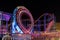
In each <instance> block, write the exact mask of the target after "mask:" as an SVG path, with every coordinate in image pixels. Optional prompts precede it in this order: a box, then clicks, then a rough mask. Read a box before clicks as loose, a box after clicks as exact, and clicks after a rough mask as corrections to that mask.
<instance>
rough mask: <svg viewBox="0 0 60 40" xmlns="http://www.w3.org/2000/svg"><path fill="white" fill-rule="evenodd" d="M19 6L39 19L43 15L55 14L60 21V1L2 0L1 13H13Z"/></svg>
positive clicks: (0, 1) (0, 4) (0, 0)
mask: <svg viewBox="0 0 60 40" xmlns="http://www.w3.org/2000/svg"><path fill="white" fill-rule="evenodd" d="M17 6H25V7H26V8H28V9H29V10H30V12H31V14H32V15H33V17H34V19H37V18H38V17H39V16H40V15H42V14H43V13H47V12H48V13H54V14H55V16H56V21H57V22H59V21H60V18H59V17H60V1H55V0H54V1H47V0H45V1H44V0H42V1H40V0H16V1H15V0H0V11H4V12H9V13H13V10H14V9H15V8H16V7H17Z"/></svg>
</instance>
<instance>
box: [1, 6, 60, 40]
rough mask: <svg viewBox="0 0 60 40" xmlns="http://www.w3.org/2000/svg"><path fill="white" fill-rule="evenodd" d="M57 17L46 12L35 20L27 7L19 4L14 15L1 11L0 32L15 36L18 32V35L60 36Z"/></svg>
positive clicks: (33, 36)
mask: <svg viewBox="0 0 60 40" xmlns="http://www.w3.org/2000/svg"><path fill="white" fill-rule="evenodd" d="M55 18H56V17H55V16H54V14H50V13H44V14H43V15H41V16H40V17H39V18H38V19H37V20H34V19H33V16H32V14H31V13H30V11H29V10H28V9H27V8H25V7H24V6H18V7H17V8H15V10H14V12H13V15H10V14H9V13H6V12H2V11H1V12H0V34H5V33H6V32H9V33H10V34H11V35H12V36H14V37H15V35H16V34H17V36H21V35H22V36H23V35H25V36H26V35H27V34H28V35H30V36H31V38H36V37H40V38H41V37H44V38H45V37H49V38H51V37H60V32H57V31H56V28H55ZM10 20H11V21H10ZM4 21H5V23H4ZM4 24H5V25H4ZM8 29H10V31H8ZM19 38H20V37H19ZM29 38H30V37H29ZM43 40H44V39H43ZM48 40H49V39H48Z"/></svg>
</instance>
